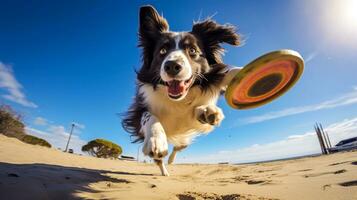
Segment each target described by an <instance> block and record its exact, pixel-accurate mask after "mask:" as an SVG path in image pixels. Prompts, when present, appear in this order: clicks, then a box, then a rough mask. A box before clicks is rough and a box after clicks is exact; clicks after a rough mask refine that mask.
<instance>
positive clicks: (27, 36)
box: [0, 0, 357, 163]
mask: <svg viewBox="0 0 357 200" xmlns="http://www.w3.org/2000/svg"><path fill="white" fill-rule="evenodd" d="M147 4H151V5H153V6H155V7H156V9H157V10H158V11H159V13H162V14H163V15H164V17H165V18H167V20H168V22H169V24H170V29H171V30H173V31H190V30H191V27H192V23H193V21H199V20H204V19H206V18H208V17H212V18H213V19H214V20H216V21H217V22H219V23H222V24H224V23H229V24H232V25H234V26H236V27H237V28H238V32H239V33H240V34H241V35H242V38H243V44H242V45H241V46H240V47H231V46H225V47H226V49H227V51H226V53H225V56H224V59H223V60H224V62H225V63H226V64H228V65H231V66H244V65H246V64H248V63H249V62H250V61H252V60H254V59H255V58H256V57H258V56H260V55H262V54H264V53H267V52H270V51H273V50H278V49H293V50H296V51H298V52H299V53H300V54H301V55H302V56H303V57H304V59H305V71H304V74H303V75H302V77H301V79H300V81H299V82H298V83H297V84H296V85H295V86H294V87H293V88H292V89H291V90H289V92H287V93H286V94H284V95H283V96H282V97H280V98H279V99H277V100H275V101H273V102H272V103H270V104H267V105H265V106H262V107H259V108H255V109H250V110H234V109H232V108H230V107H229V106H228V104H227V103H226V102H225V99H224V98H223V97H221V98H220V100H219V102H218V105H219V106H220V107H221V108H222V109H223V112H224V114H225V116H226V118H225V120H224V121H223V122H222V124H221V126H220V127H217V128H216V129H215V130H214V131H213V132H211V133H210V134H208V135H205V136H201V137H198V138H196V140H195V141H194V143H193V144H192V145H191V146H189V147H188V148H187V149H185V150H184V151H183V152H181V153H180V154H179V155H178V158H177V162H179V163H185V162H202V163H215V162H232V163H239V162H253V161H262V160H270V159H279V158H286V157H291V156H300V155H307V154H313V153H319V152H320V147H319V145H318V140H317V137H316V135H315V134H314V132H313V126H314V124H315V122H320V123H322V125H323V126H324V127H325V129H326V130H327V132H328V133H329V134H330V137H331V142H332V143H333V144H336V143H337V142H338V141H340V140H341V139H345V138H348V137H352V136H357V78H356V77H357V60H356V55H357V54H356V52H357V14H356V12H355V10H356V9H357V4H356V3H355V1H353V0H352V1H350V0H336V1H335V0H329V1H319V0H302V1H301V0H289V1H279V0H272V1H258V0H252V1H224V2H223V1H218V0H217V1H213V0H208V1H191V0H190V1H127V2H126V3H124V2H121V1H114V0H113V1H110V0H108V1H99V0H96V1H84V0H77V1H69V0H64V1H42V0H34V1H25V0H23V1H18V0H11V1H10V0H6V1H4V0H0V5H1V6H0V27H1V28H0V104H1V103H2V104H8V105H11V106H12V107H13V108H14V109H15V110H16V111H17V112H19V113H20V114H22V115H23V116H24V122H25V124H26V131H27V133H29V134H33V135H36V136H39V137H41V138H44V139H46V140H48V141H49V142H50V143H51V144H52V145H53V146H54V147H55V148H61V149H64V148H65V145H66V142H67V138H68V133H69V131H70V125H71V123H72V122H75V123H76V124H77V126H76V128H75V130H74V135H73V138H72V140H71V143H70V145H69V146H70V148H73V149H74V151H75V152H77V153H81V152H80V148H81V146H82V145H83V144H85V143H86V142H88V141H90V140H92V139H95V138H104V139H107V140H110V141H113V142H115V143H117V144H119V145H120V146H122V147H123V151H124V153H123V154H124V155H130V156H136V155H137V152H138V148H140V147H141V146H140V144H132V143H131V140H130V138H129V134H128V133H126V132H125V131H124V130H123V129H122V127H121V124H120V117H119V116H118V114H120V113H123V112H125V111H126V110H127V108H128V106H129V105H130V103H131V101H132V98H133V96H134V94H135V73H134V70H135V69H138V68H140V49H139V48H138V47H137V44H138V38H137V32H138V10H139V8H140V6H141V5H147ZM140 159H141V160H143V159H147V160H148V158H144V157H143V155H140Z"/></svg>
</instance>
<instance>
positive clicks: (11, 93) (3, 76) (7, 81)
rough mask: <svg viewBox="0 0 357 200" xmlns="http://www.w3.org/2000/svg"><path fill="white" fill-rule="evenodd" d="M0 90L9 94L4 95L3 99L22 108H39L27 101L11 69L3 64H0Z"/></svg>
mask: <svg viewBox="0 0 357 200" xmlns="http://www.w3.org/2000/svg"><path fill="white" fill-rule="evenodd" d="M0 88H3V89H5V90H6V91H7V92H8V94H5V95H2V97H3V98H5V99H7V100H9V101H12V102H15V103H18V104H20V105H22V106H26V107H31V108H36V107H37V105H36V104H34V103H33V102H31V101H29V100H27V99H26V96H25V94H24V93H23V92H22V91H21V89H22V85H21V84H20V83H19V82H18V81H17V80H16V78H15V76H14V73H13V71H12V69H11V67H10V66H8V65H5V64H3V63H2V62H0Z"/></svg>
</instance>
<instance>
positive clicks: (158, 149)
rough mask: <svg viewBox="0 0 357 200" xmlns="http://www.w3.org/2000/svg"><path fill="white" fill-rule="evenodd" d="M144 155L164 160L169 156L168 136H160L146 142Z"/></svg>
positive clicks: (152, 137)
mask: <svg viewBox="0 0 357 200" xmlns="http://www.w3.org/2000/svg"><path fill="white" fill-rule="evenodd" d="M143 153H144V154H145V155H148V156H150V157H151V158H154V159H158V160H159V159H162V158H163V157H165V156H166V155H167V154H168V145H167V140H166V136H164V135H162V134H159V135H155V136H151V137H150V138H148V139H147V140H145V143H144V146H143Z"/></svg>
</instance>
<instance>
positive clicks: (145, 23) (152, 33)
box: [139, 5, 169, 68]
mask: <svg viewBox="0 0 357 200" xmlns="http://www.w3.org/2000/svg"><path fill="white" fill-rule="evenodd" d="M168 30H169V25H168V23H167V21H166V19H164V18H163V17H162V16H160V15H159V13H157V11H156V10H155V8H154V7H152V6H150V5H149V6H143V7H141V8H140V16H139V47H142V48H143V62H144V68H149V67H150V63H151V61H152V59H153V55H152V52H153V51H154V48H155V43H156V41H157V39H158V38H159V37H160V35H161V33H163V32H166V31H168Z"/></svg>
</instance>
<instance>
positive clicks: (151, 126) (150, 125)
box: [141, 112, 169, 176]
mask: <svg viewBox="0 0 357 200" xmlns="http://www.w3.org/2000/svg"><path fill="white" fill-rule="evenodd" d="M141 130H142V132H143V133H144V136H145V139H144V146H143V153H144V154H145V155H148V156H150V157H152V158H153V159H154V161H155V163H156V164H157V165H158V166H159V167H160V170H161V174H162V175H163V176H169V173H168V172H167V169H166V167H165V164H164V162H163V161H162V160H163V158H164V157H165V156H166V155H167V153H168V145H167V139H166V134H165V131H164V128H163V127H162V125H161V123H160V122H159V120H158V119H157V118H156V117H155V116H154V115H151V114H150V113H149V112H145V113H144V114H143V116H142V119H141Z"/></svg>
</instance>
